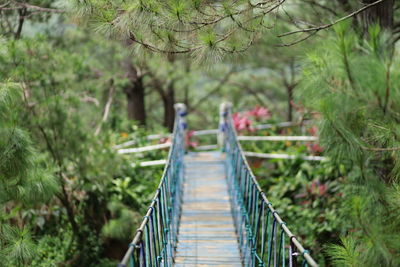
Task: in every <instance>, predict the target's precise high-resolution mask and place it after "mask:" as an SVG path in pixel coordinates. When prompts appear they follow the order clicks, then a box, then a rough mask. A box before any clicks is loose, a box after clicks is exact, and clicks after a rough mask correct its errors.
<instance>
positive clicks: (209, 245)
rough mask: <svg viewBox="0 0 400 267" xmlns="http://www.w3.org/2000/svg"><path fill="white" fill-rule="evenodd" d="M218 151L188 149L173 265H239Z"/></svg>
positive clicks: (225, 184)
mask: <svg viewBox="0 0 400 267" xmlns="http://www.w3.org/2000/svg"><path fill="white" fill-rule="evenodd" d="M224 166H225V165H224V161H223V157H222V155H221V153H219V152H199V153H189V154H188V156H186V157H185V169H186V170H185V182H184V194H183V204H182V216H181V222H180V227H179V236H178V246H177V250H176V256H175V265H174V266H176V267H211V266H212V267H228V266H229V267H242V263H241V257H240V252H239V246H238V241H237V235H236V232H235V227H234V224H233V219H232V214H231V206H230V201H229V193H228V186H227V183H226V178H225V169H224V168H225V167H224Z"/></svg>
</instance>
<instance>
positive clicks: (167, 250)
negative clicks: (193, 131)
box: [118, 104, 187, 267]
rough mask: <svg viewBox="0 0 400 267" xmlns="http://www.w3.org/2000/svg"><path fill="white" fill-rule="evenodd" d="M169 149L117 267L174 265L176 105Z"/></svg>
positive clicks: (180, 129) (179, 128) (178, 188)
mask: <svg viewBox="0 0 400 267" xmlns="http://www.w3.org/2000/svg"><path fill="white" fill-rule="evenodd" d="M175 107H176V116H175V125H174V131H173V134H172V146H171V148H170V151H169V154H168V159H167V163H166V165H165V169H164V173H163V175H162V178H161V181H160V184H159V186H158V188H157V192H156V194H155V196H154V198H153V200H152V202H151V205H150V207H149V208H148V210H147V212H146V215H145V216H144V219H143V221H142V223H141V225H140V227H139V228H138V229H137V231H136V234H135V237H134V238H133V240H132V242H131V243H130V244H129V248H128V250H127V252H126V253H125V256H124V258H123V259H122V261H121V262H120V263H119V264H118V266H119V267H127V266H130V267H148V266H152V267H153V266H154V267H160V266H163V267H169V266H172V265H173V258H174V254H175V247H176V243H177V235H178V226H179V219H180V212H181V198H182V181H183V156H184V152H185V131H186V127H187V125H186V120H185V117H186V108H185V106H184V105H183V104H177V105H176V106H175Z"/></svg>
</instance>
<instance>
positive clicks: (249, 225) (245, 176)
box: [220, 104, 318, 267]
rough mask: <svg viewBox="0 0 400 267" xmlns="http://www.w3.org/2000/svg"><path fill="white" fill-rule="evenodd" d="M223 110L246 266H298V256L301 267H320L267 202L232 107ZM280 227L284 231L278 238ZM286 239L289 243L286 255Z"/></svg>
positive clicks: (223, 132)
mask: <svg viewBox="0 0 400 267" xmlns="http://www.w3.org/2000/svg"><path fill="white" fill-rule="evenodd" d="M223 107H224V108H221V122H220V129H221V136H222V137H221V138H222V145H223V148H224V151H225V152H226V155H227V156H226V162H227V176H228V184H229V190H230V193H231V201H232V213H233V217H234V223H235V227H236V231H237V232H238V238H239V245H240V250H241V254H242V259H243V264H244V266H268V267H270V266H274V267H275V266H285V264H288V266H290V267H291V266H298V265H297V261H298V259H297V257H298V256H301V257H302V258H303V262H302V266H312V267H316V266H318V264H317V263H316V262H315V261H314V259H313V258H312V257H311V256H310V254H309V251H308V250H306V249H304V247H303V246H302V245H301V243H300V242H299V241H298V239H297V237H296V236H295V235H293V233H292V232H291V231H290V230H289V228H288V227H287V226H286V224H285V222H284V221H283V220H282V218H281V217H280V216H279V214H278V212H277V211H276V210H275V209H274V208H273V207H272V203H271V202H269V200H268V199H267V196H266V195H265V193H264V192H263V190H262V188H261V187H260V185H259V183H258V182H257V179H256V177H255V176H254V174H253V172H252V170H251V168H250V167H249V164H248V162H247V160H246V157H245V154H244V152H243V149H242V147H241V145H240V142H239V140H238V138H237V133H236V130H235V128H234V126H233V125H234V124H233V120H232V116H231V115H232V114H231V110H230V105H227V104H224V105H223ZM271 216H272V218H271ZM278 227H280V229H281V231H280V234H279V238H278V237H277V234H278ZM285 237H286V238H288V241H289V245H288V247H289V251H288V253H287V254H285V248H286V246H287V245H286V244H285ZM278 239H279V240H278ZM272 264H273V265H272Z"/></svg>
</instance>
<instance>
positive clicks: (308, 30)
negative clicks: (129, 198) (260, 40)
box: [278, 0, 386, 38]
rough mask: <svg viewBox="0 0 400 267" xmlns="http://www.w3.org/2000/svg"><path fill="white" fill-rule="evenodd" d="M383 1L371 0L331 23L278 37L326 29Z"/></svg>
mask: <svg viewBox="0 0 400 267" xmlns="http://www.w3.org/2000/svg"><path fill="white" fill-rule="evenodd" d="M383 1H386V0H378V1H375V2H373V3H371V4H368V5H366V6H364V7H362V8H360V9H358V10H356V11H354V12H352V13H350V14H348V15H347V16H344V17H342V18H340V19H337V20H335V21H334V22H332V23H328V24H325V25H321V26H317V27H311V28H308V29H301V30H296V31H291V32H285V33H282V34H279V35H278V37H285V36H288V35H292V34H296V33H303V32H318V31H320V30H324V29H327V28H329V27H332V26H333V25H335V24H337V23H339V22H342V21H344V20H346V19H349V18H351V17H354V16H356V15H358V14H360V13H361V12H363V11H364V10H366V9H368V8H371V7H373V6H376V5H377V4H379V3H382V2H383ZM308 37H309V36H308ZM308 37H307V38H308Z"/></svg>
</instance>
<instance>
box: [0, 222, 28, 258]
mask: <svg viewBox="0 0 400 267" xmlns="http://www.w3.org/2000/svg"><path fill="white" fill-rule="evenodd" d="M0 241H1V243H0V249H1V250H0V255H1V258H2V261H4V264H6V265H8V266H25V265H27V264H29V263H30V262H31V260H32V258H33V256H34V253H35V252H34V249H35V244H34V243H33V240H32V236H31V233H30V231H29V230H28V229H27V228H22V229H20V228H18V227H14V226H10V225H7V224H5V225H1V227H0Z"/></svg>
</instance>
